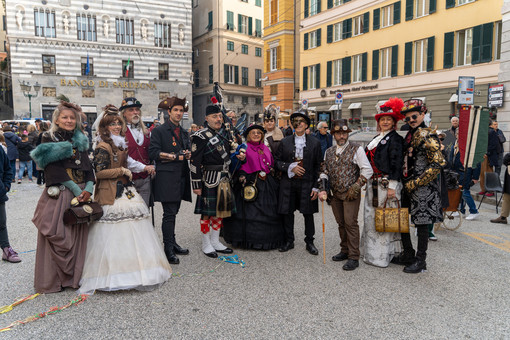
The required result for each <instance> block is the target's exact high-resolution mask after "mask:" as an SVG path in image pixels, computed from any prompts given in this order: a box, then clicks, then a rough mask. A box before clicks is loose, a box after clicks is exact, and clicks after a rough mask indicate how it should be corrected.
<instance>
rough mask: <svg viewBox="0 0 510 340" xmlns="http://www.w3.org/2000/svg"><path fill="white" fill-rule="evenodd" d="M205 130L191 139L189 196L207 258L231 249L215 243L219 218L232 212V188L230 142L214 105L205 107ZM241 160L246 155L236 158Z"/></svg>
mask: <svg viewBox="0 0 510 340" xmlns="http://www.w3.org/2000/svg"><path fill="white" fill-rule="evenodd" d="M205 114H206V116H205V120H206V124H205V128H204V129H201V130H199V131H197V132H195V133H194V134H193V135H192V136H191V163H190V170H191V181H192V186H193V193H195V194H196V195H198V198H197V203H196V207H195V214H200V215H201V218H200V229H201V231H202V234H203V235H202V251H203V252H204V254H205V255H207V256H209V257H213V258H214V257H218V254H217V252H219V253H225V254H230V253H232V249H230V248H227V247H225V246H224V245H223V244H221V242H220V240H219V236H220V229H221V227H222V226H223V218H224V217H230V216H231V214H232V213H235V204H234V199H233V193H232V187H231V185H230V174H229V165H230V153H231V151H235V150H231V149H232V145H231V141H230V140H229V138H228V137H227V136H228V134H227V133H225V131H224V125H223V115H222V113H221V110H220V108H219V107H218V106H214V105H210V106H208V107H207V108H206V113H205ZM236 157H237V158H238V159H239V160H240V161H244V160H245V157H246V155H245V154H244V153H240V154H239V155H237V156H236Z"/></svg>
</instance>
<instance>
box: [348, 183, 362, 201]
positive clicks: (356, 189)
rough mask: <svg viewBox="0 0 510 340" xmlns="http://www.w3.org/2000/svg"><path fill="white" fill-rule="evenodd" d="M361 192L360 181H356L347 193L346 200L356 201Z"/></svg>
mask: <svg viewBox="0 0 510 340" xmlns="http://www.w3.org/2000/svg"><path fill="white" fill-rule="evenodd" d="M360 194H361V184H359V183H358V182H356V183H354V184H353V185H352V186H351V187H350V188H349V190H348V191H347V195H346V196H345V200H346V201H354V200H355V199H357V198H358V197H359V196H360Z"/></svg>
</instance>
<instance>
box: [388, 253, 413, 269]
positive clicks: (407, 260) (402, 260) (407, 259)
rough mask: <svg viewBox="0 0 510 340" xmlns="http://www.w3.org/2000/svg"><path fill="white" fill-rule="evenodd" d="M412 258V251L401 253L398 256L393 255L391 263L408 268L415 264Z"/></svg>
mask: <svg viewBox="0 0 510 340" xmlns="http://www.w3.org/2000/svg"><path fill="white" fill-rule="evenodd" d="M415 260H416V259H415V257H414V249H411V250H408V251H403V252H401V253H400V254H398V255H395V256H394V257H393V259H391V263H394V264H399V265H401V266H408V265H411V264H413V263H414V262H415Z"/></svg>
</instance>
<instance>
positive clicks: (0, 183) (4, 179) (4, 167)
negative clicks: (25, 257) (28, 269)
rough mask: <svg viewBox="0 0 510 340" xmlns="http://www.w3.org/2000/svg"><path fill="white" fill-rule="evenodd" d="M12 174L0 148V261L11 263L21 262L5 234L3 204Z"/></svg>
mask: <svg viewBox="0 0 510 340" xmlns="http://www.w3.org/2000/svg"><path fill="white" fill-rule="evenodd" d="M13 178H14V173H13V171H12V169H11V165H10V162H9V158H8V157H7V155H6V153H5V152H4V149H3V148H0V249H2V260H4V261H7V262H12V263H17V262H21V259H20V258H19V256H18V253H16V252H15V251H14V250H13V249H12V247H11V245H10V244H9V236H8V234H7V213H6V211H5V202H7V200H8V199H9V197H7V192H8V191H9V190H10V189H11V181H12V179H13Z"/></svg>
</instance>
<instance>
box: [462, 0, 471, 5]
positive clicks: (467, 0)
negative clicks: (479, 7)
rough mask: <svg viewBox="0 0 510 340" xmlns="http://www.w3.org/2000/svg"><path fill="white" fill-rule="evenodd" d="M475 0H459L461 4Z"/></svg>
mask: <svg viewBox="0 0 510 340" xmlns="http://www.w3.org/2000/svg"><path fill="white" fill-rule="evenodd" d="M474 1H475V0H459V5H464V4H467V3H470V2H474Z"/></svg>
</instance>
